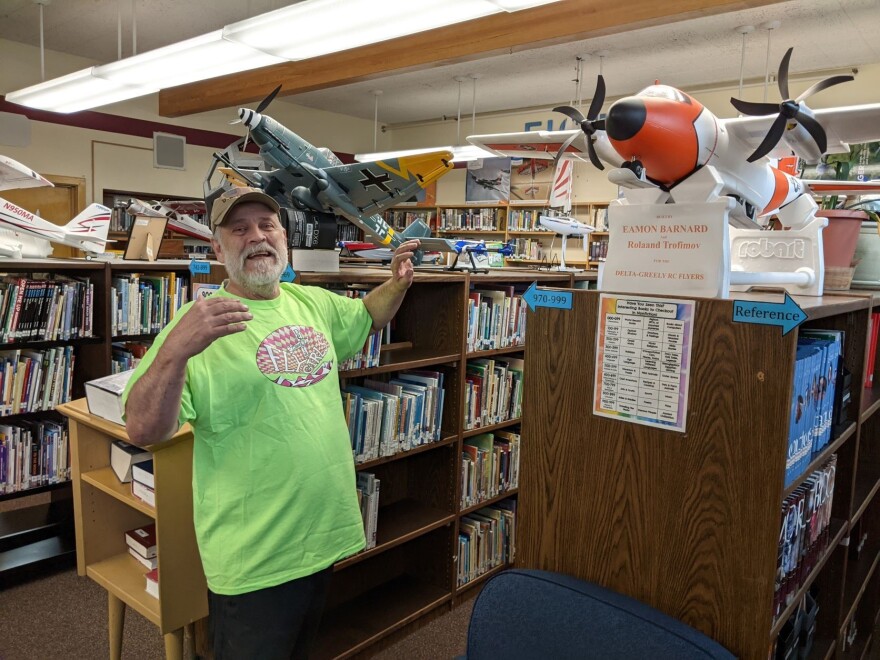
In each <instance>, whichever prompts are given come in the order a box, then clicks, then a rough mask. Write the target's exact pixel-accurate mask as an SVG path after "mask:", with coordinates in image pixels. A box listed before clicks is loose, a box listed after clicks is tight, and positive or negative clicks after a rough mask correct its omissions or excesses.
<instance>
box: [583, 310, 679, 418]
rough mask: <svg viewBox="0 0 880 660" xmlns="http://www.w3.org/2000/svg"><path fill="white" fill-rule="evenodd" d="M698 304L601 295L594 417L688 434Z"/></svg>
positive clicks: (597, 334)
mask: <svg viewBox="0 0 880 660" xmlns="http://www.w3.org/2000/svg"><path fill="white" fill-rule="evenodd" d="M693 321H694V301H693V300H675V299H668V298H648V297H643V296H626V295H614V294H605V293H603V294H601V295H600V297H599V328H598V332H597V333H596V382H595V387H594V393H595V394H594V396H595V398H594V400H593V413H594V414H595V415H599V416H602V417H610V418H612V419H617V420H619V421H622V422H630V423H633V424H645V425H646V426H654V427H657V428H662V429H667V430H669V431H681V432H684V430H685V422H686V420H687V400H688V384H689V372H690V363H691V335H692V331H693Z"/></svg>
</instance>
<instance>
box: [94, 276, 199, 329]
mask: <svg viewBox="0 0 880 660" xmlns="http://www.w3.org/2000/svg"><path fill="white" fill-rule="evenodd" d="M188 289H189V282H188V280H187V278H185V277H180V276H178V275H177V274H176V273H174V272H168V273H152V274H150V275H142V274H139V273H129V274H125V275H119V276H117V277H114V278H113V282H112V286H111V289H110V331H111V333H112V334H113V336H117V335H141V334H151V333H156V332H159V330H161V329H162V328H164V327H165V326H166V325H167V323H168V322H169V321H170V320H171V319H172V318H173V316H174V313H175V312H176V311H177V310H178V309H180V307H181V306H182V305H184V304H186V302H187V300H188Z"/></svg>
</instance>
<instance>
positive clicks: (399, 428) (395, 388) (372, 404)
mask: <svg viewBox="0 0 880 660" xmlns="http://www.w3.org/2000/svg"><path fill="white" fill-rule="evenodd" d="M443 381H444V374H443V372H441V371H420V370H414V371H404V372H401V373H399V374H398V375H397V377H395V378H391V379H389V380H388V381H379V380H371V379H366V380H364V382H363V385H347V386H345V387H343V388H342V399H343V405H344V407H345V419H346V422H347V423H348V431H349V437H350V438H351V447H352V453H353V454H354V459H355V462H357V463H363V462H364V461H370V460H373V459H375V458H379V457H380V456H393V455H394V454H397V453H398V452H401V451H408V450H410V449H412V448H413V447H418V446H420V445H424V444H428V443H430V442H436V441H437V440H439V439H440V436H441V426H442V422H443V403H444V399H445V390H444V387H443Z"/></svg>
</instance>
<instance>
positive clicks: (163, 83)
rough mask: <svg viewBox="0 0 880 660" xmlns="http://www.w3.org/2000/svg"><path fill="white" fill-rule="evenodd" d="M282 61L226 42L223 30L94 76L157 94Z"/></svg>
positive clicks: (98, 71) (105, 67) (99, 70)
mask: <svg viewBox="0 0 880 660" xmlns="http://www.w3.org/2000/svg"><path fill="white" fill-rule="evenodd" d="M283 61H284V60H282V59H281V58H279V57H274V56H272V55H269V54H267V53H263V52H261V51H258V50H254V49H253V48H248V47H247V46H243V45H242V44H239V43H235V42H232V41H226V40H225V39H223V30H215V31H214V32H209V33H208V34H203V35H202V36H200V37H195V38H193V39H186V40H185V41H181V42H178V43H176V44H171V45H170V46H164V47H163V48H156V49H155V50H151V51H149V52H146V53H142V54H140V55H135V56H134V57H126V58H125V59H122V60H118V61H116V62H111V63H109V64H103V65H101V66H97V67H95V70H94V75H96V76H99V77H101V78H106V79H107V80H112V81H116V82H120V83H125V82H128V81H130V80H137V81H138V83H139V84H141V85H144V86H148V87H154V88H155V89H157V90H158V89H165V88H166V87H176V86H177V85H185V84H186V83H191V82H195V81H197V80H206V79H208V78H216V77H217V76H225V75H227V74H230V73H238V72H239V71H247V70H249V69H258V68H260V67H264V66H269V65H272V64H278V63H280V62H283Z"/></svg>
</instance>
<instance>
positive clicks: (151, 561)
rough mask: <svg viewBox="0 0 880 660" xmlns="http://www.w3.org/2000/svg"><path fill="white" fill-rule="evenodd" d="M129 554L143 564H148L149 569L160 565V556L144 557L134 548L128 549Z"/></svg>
mask: <svg viewBox="0 0 880 660" xmlns="http://www.w3.org/2000/svg"><path fill="white" fill-rule="evenodd" d="M128 554H130V555H131V556H132V557H134V558H135V559H137V560H138V561H139V562H140V563H141V564H143V565H144V566H146V567H147V568H148V569H150V570H152V569H154V568H158V567H159V558H158V557H144V556H143V555H141V553H139V552H138V551H137V550H135V549H134V548H129V549H128Z"/></svg>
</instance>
